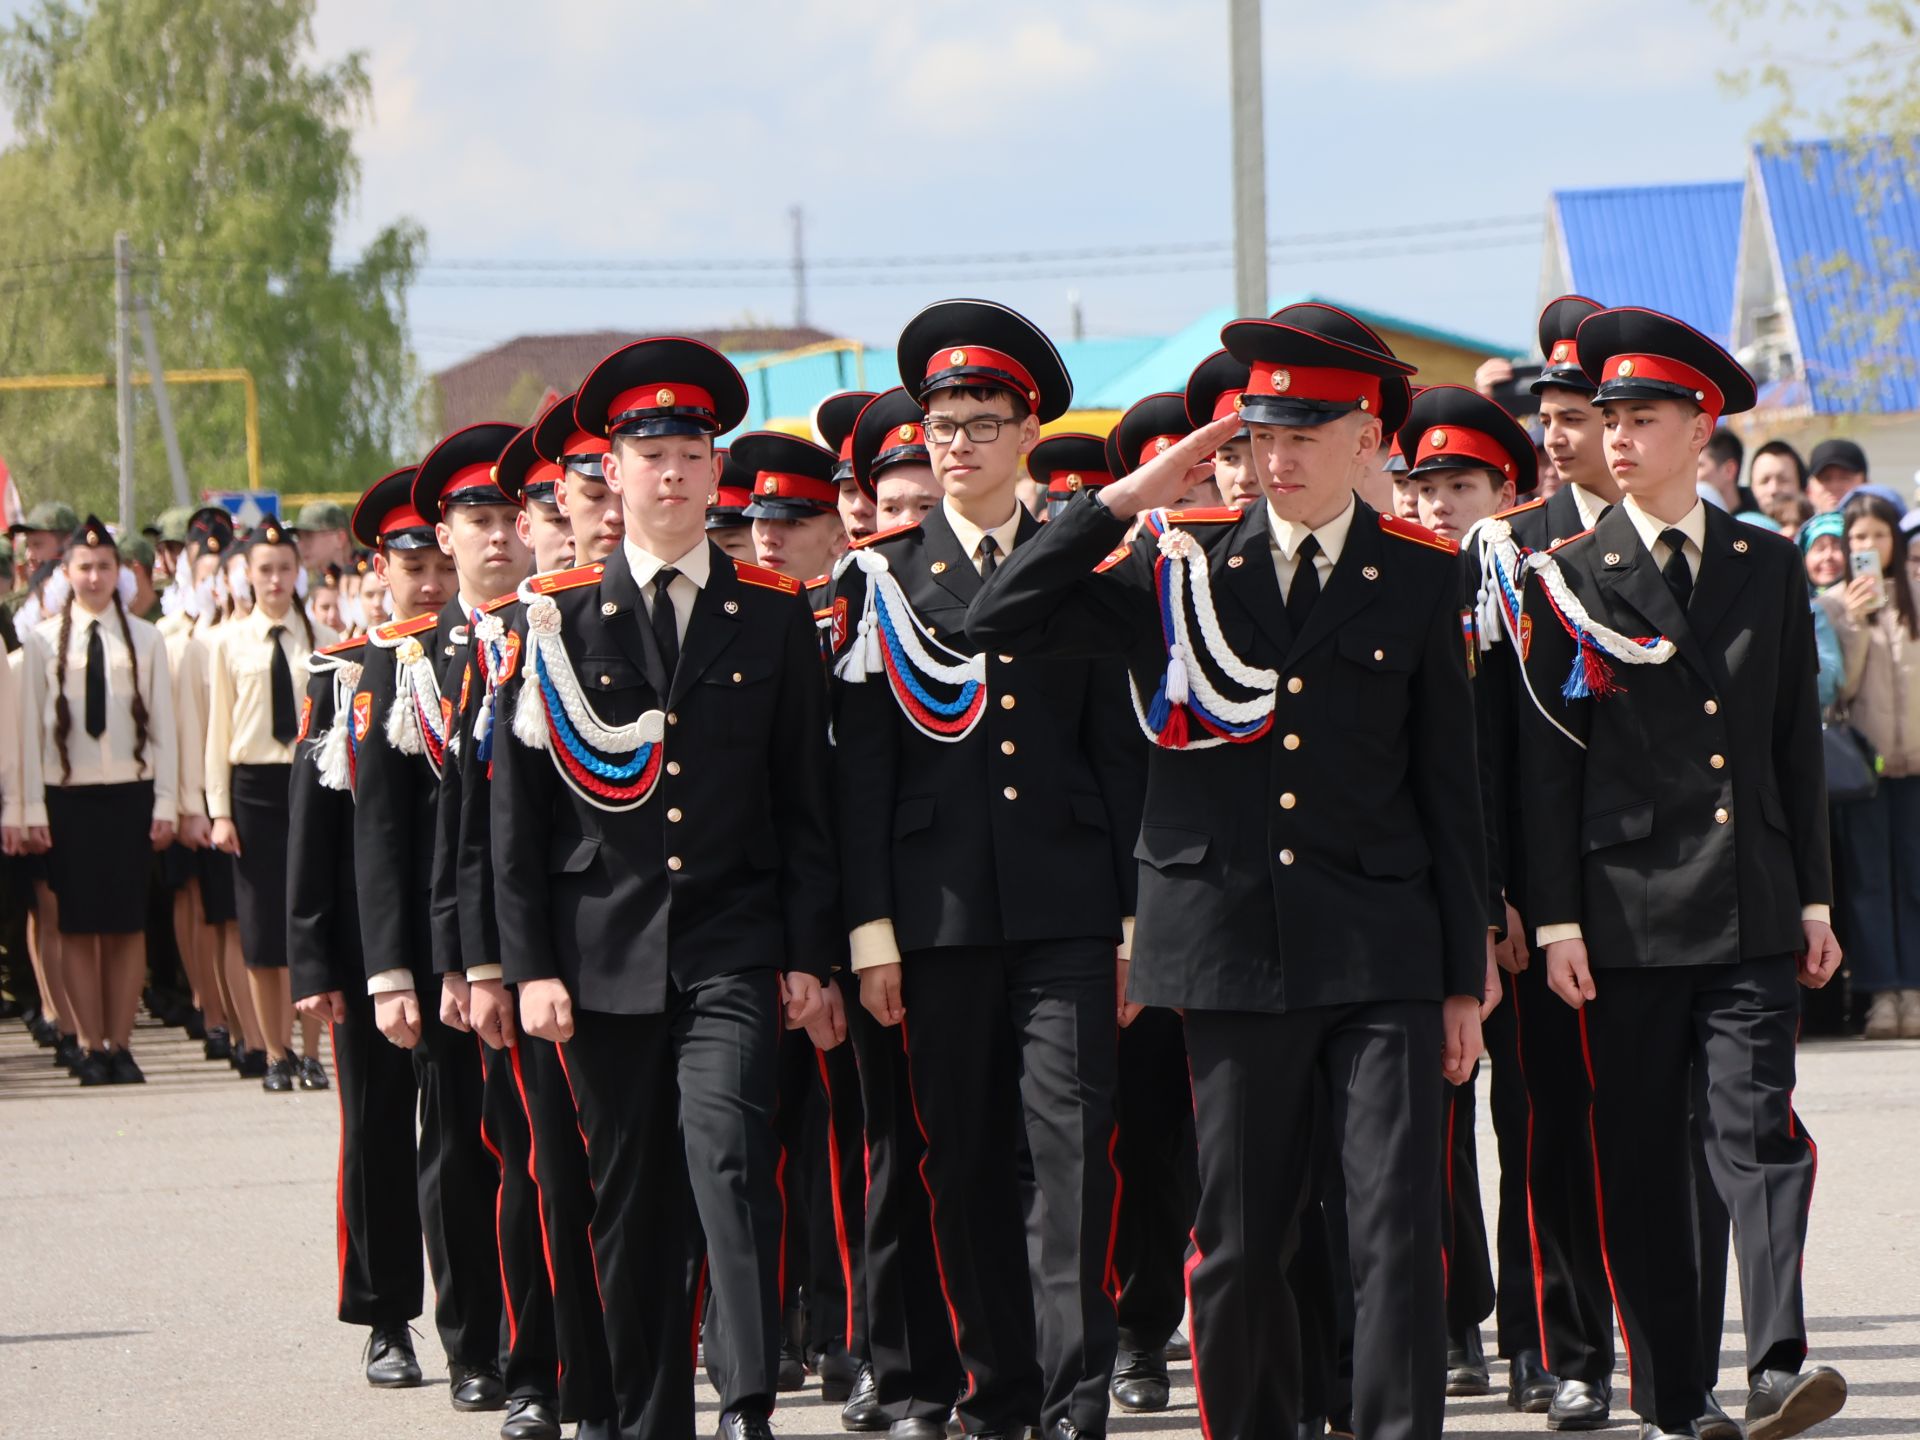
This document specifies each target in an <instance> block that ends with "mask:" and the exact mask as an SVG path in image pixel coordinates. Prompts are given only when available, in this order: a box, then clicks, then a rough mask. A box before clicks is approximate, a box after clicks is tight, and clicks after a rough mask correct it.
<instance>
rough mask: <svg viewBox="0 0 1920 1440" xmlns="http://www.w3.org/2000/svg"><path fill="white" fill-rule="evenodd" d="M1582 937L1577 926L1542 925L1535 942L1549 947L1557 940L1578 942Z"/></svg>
mask: <svg viewBox="0 0 1920 1440" xmlns="http://www.w3.org/2000/svg"><path fill="white" fill-rule="evenodd" d="M1583 938H1584V937H1583V936H1582V935H1581V933H1580V927H1579V926H1578V925H1542V926H1541V927H1540V930H1539V933H1538V934H1537V935H1536V936H1535V940H1536V941H1537V942H1538V943H1539V944H1541V945H1551V944H1553V943H1554V942H1556V941H1559V940H1579V939H1583Z"/></svg>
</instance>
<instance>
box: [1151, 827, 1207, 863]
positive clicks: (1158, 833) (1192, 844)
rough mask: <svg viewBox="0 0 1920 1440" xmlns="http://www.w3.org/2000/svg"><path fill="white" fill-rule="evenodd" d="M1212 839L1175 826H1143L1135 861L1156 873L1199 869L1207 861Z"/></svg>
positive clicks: (1203, 834)
mask: <svg viewBox="0 0 1920 1440" xmlns="http://www.w3.org/2000/svg"><path fill="white" fill-rule="evenodd" d="M1210 843H1212V842H1211V837H1209V836H1208V835H1207V833H1206V832H1205V831H1204V830H1182V829H1179V828H1177V827H1176V826H1172V825H1142V826H1141V827H1140V838H1139V840H1137V841H1136V842H1134V847H1133V858H1134V859H1136V860H1144V861H1146V862H1147V864H1149V865H1151V866H1153V867H1154V868H1155V869H1164V868H1165V867H1166V866H1168V865H1198V864H1199V863H1200V862H1201V861H1202V860H1204V859H1206V856H1207V846H1208V845H1209V844H1210Z"/></svg>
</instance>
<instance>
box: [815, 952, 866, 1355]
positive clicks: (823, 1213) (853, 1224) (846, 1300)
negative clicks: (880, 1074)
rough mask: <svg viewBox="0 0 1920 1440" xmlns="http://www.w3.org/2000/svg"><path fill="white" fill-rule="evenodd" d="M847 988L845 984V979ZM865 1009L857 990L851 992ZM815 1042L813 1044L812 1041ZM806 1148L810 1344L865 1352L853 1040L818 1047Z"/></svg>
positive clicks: (862, 1158) (861, 1116)
mask: <svg viewBox="0 0 1920 1440" xmlns="http://www.w3.org/2000/svg"><path fill="white" fill-rule="evenodd" d="M840 983H841V984H842V989H843V991H844V990H845V989H846V988H847V987H846V985H845V983H844V981H843V982H840ZM847 1008H848V1011H849V1013H851V1012H852V1011H854V1010H858V1009H859V1008H860V998H859V991H858V990H857V989H855V990H854V991H853V993H852V995H851V996H850V997H847ZM809 1048H812V1047H809ZM813 1063H814V1076H815V1079H816V1082H817V1083H816V1086H815V1088H814V1093H813V1103H812V1105H811V1106H810V1113H809V1116H808V1121H809V1123H808V1143H807V1149H808V1152H809V1154H810V1155H812V1156H813V1157H814V1159H815V1162H816V1163H815V1164H813V1166H812V1167H811V1169H812V1172H813V1173H812V1175H811V1176H810V1177H809V1183H808V1186H807V1253H808V1263H809V1269H808V1276H807V1350H808V1353H810V1354H817V1353H820V1352H823V1351H824V1352H827V1353H830V1354H846V1355H851V1356H852V1357H853V1358H855V1359H856V1360H864V1359H866V1358H867V1243H866V1213H867V1162H866V1149H865V1141H864V1137H865V1134H866V1114H865V1112H864V1111H863V1110H862V1109H861V1105H860V1067H859V1064H858V1062H857V1061H856V1060H855V1059H854V1055H853V1047H852V1046H851V1045H841V1046H837V1047H836V1048H834V1049H832V1050H818V1049H815V1050H814V1052H813Z"/></svg>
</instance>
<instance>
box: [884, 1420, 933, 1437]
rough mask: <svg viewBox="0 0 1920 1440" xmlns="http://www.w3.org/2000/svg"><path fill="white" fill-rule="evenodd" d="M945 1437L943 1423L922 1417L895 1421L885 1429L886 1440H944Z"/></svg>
mask: <svg viewBox="0 0 1920 1440" xmlns="http://www.w3.org/2000/svg"><path fill="white" fill-rule="evenodd" d="M946 1435H947V1426H946V1422H945V1421H942V1420H929V1419H927V1417H926V1416H924V1415H915V1416H912V1417H911V1418H909V1419H906V1420H896V1421H894V1422H893V1423H892V1424H891V1425H889V1426H888V1427H887V1440H946Z"/></svg>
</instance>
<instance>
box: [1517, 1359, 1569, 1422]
mask: <svg viewBox="0 0 1920 1440" xmlns="http://www.w3.org/2000/svg"><path fill="white" fill-rule="evenodd" d="M1559 1384H1560V1382H1559V1380H1557V1379H1556V1378H1555V1377H1554V1376H1553V1375H1551V1374H1549V1373H1548V1371H1547V1367H1546V1366H1544V1365H1542V1364H1541V1363H1540V1356H1539V1355H1538V1354H1537V1353H1535V1352H1534V1351H1532V1350H1522V1351H1521V1352H1520V1353H1519V1354H1518V1355H1515V1356H1514V1357H1513V1358H1512V1359H1511V1360H1509V1361H1508V1362H1507V1408H1508V1409H1509V1410H1518V1411H1520V1412H1521V1413H1522V1414H1525V1415H1544V1414H1546V1413H1547V1407H1548V1406H1550V1405H1552V1404H1553V1392H1554V1390H1555V1389H1556V1388H1557V1387H1558V1386H1559Z"/></svg>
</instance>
